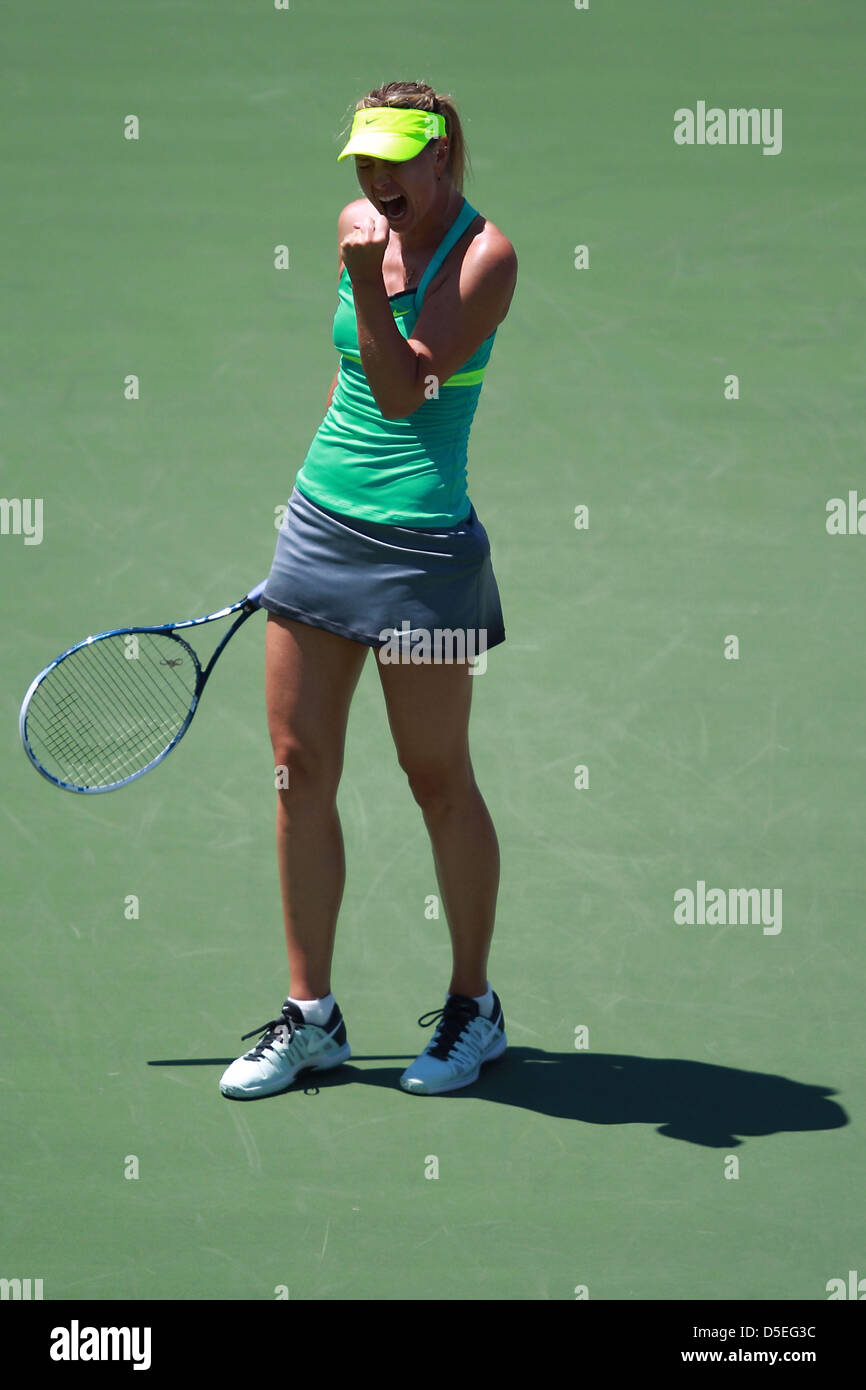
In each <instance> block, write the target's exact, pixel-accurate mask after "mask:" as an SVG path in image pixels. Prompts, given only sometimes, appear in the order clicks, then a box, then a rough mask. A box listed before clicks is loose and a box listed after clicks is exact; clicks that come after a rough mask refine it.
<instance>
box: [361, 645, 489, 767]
mask: <svg viewBox="0 0 866 1390" xmlns="http://www.w3.org/2000/svg"><path fill="white" fill-rule="evenodd" d="M376 668H377V670H378V672H379V679H380V681H381V683H382V691H383V694H384V696H385V705H386V708H387V711H388V723H389V725H390V727H391V733H392V735H393V737H394V745H395V747H396V749H397V759H398V761H399V763H400V766H401V767H402V768H403V769H404V770H405V771H406V772H408V773H409V774H410V776H411V775H412V774H415V773H417V774H419V775H421V774H423V773H425V772H427V771H430V772H432V773H434V774H435V773H437V772H438V773H439V774H440V775H441V774H442V773H446V772H447V773H451V774H461V773H465V772H467V771H468V769H469V768H470V766H471V764H470V759H469V712H470V707H471V703H472V682H473V680H474V679H475V678H474V676H472V675H471V673H470V667H469V663H468V662H465V661H464V662H454V663H448V662H442V663H440V664H437V663H430V664H429V665H412V664H411V663H408V662H407V663H405V664H404V663H402V662H399V663H398V662H381V661H378V660H377V662H376Z"/></svg>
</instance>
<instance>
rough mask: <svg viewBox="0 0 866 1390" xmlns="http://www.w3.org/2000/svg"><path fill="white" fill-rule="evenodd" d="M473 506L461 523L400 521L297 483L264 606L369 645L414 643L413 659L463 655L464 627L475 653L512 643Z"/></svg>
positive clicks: (409, 646)
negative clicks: (335, 502)
mask: <svg viewBox="0 0 866 1390" xmlns="http://www.w3.org/2000/svg"><path fill="white" fill-rule="evenodd" d="M470 507H471V510H470V513H469V516H468V517H467V518H466V520H465V521H462V522H461V523H460V524H459V525H458V526H445V527H442V528H441V529H433V530H428V529H426V528H425V527H419V526H392V525H384V524H382V523H380V522H377V521H365V520H362V519H361V518H359V517H353V516H344V515H343V514H342V513H340V512H333V511H331V510H330V509H329V508H327V507H323V506H321V504H320V503H318V502H312V501H311V500H310V499H309V497H307V496H305V494H304V493H302V492H301V491H300V490H299V489H298V488H297V487H295V488H294V489H293V490H292V495H291V497H290V498H289V505H288V509H287V512H286V516H285V519H284V521H283V523H282V526H281V527H280V532H279V536H278V539H277V547H276V551H275V554H274V562H273V565H272V567H271V572H270V575H269V576H268V581H267V584H266V585H265V590H264V593H263V594H262V597H261V605H262V607H263V608H266V609H267V610H268V611H269V612H271V613H275V614H277V615H278V616H279V617H284V618H296V619H297V620H298V621H299V622H302V623H309V624H310V625H311V626H313V627H321V628H325V629H326V630H327V631H328V632H335V633H337V634H338V636H340V637H348V638H350V639H351V640H352V641H354V642H363V643H364V644H365V645H366V646H369V647H377V648H382V647H385V646H386V645H388V644H390V645H391V648H392V650H397V649H399V650H400V651H401V652H406V651H409V652H410V653H411V655H410V657H409V658H408V659H411V660H412V661H415V660H419V661H420V660H423V659H424V658H423V656H419V655H418V653H419V652H423V651H425V650H427V647H428V646H429V650H430V652H431V659H433V660H437V659H438V660H445V661H448V660H455V659H456V660H459V659H461V658H460V657H459V656H454V655H452V656H451V657H449V656H448V652H449V651H451V652H452V653H455V652H458V651H459V642H460V640H461V639H460V638H459V634H462V641H463V642H464V644H465V645H464V650H465V653H466V657H465V658H464V659H471V658H472V657H473V656H475V655H477V654H478V653H479V652H483V651H486V650H487V649H488V648H490V647H495V646H497V645H498V644H499V643H500V642H504V641H505V626H504V623H503V620H502V608H501V605H500V601H499V589H498V587H497V584H496V577H495V575H494V573H493V566H492V564H491V560H490V541H489V540H488V537H487V532H486V531H485V529H484V527H483V526H482V524H481V522H480V521H479V520H478V517H477V516H476V513H475V508H474V507H473V506H472V505H471V503H470ZM425 633H426V634H428V636H427V637H425V636H424V634H425ZM449 633H450V634H452V635H451V636H448V635H447V634H449ZM454 634H457V636H455V635H454ZM395 643H396V644H397V646H396V647H395V645H394V644H395ZM425 644H426V645H425ZM436 653H438V656H437V655H436ZM400 659H402V660H406V659H407V657H406V656H405V655H404V656H402V657H401V658H400Z"/></svg>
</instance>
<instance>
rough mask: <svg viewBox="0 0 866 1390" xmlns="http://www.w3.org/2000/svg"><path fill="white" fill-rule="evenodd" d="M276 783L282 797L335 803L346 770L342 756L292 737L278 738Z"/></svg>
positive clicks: (293, 799)
mask: <svg viewBox="0 0 866 1390" xmlns="http://www.w3.org/2000/svg"><path fill="white" fill-rule="evenodd" d="M272 746H273V752H274V784H275V786H276V788H277V790H278V792H279V793H280V796H281V798H283V799H285V798H288V799H289V800H290V801H297V800H298V799H299V798H300V797H303V798H304V799H305V800H316V801H320V802H332V801H334V800H336V796H337V787H338V786H339V783H340V775H341V773H342V770H343V760H342V757H335V756H334V754H333V752H331V751H329V750H326V749H324V748H320V747H316V746H315V745H314V744H311V743H307V742H304V741H302V740H300V739H297V738H292V737H290V736H288V735H281V736H277V737H274V738H273V740H272Z"/></svg>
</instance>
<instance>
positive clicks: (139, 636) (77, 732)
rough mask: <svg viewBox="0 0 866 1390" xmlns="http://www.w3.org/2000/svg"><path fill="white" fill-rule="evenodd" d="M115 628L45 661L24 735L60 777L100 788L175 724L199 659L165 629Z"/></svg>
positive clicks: (134, 766) (141, 758)
mask: <svg viewBox="0 0 866 1390" xmlns="http://www.w3.org/2000/svg"><path fill="white" fill-rule="evenodd" d="M135 639H136V643H137V646H136V645H133V644H132V643H131V642H130V639H129V636H128V635H127V634H123V633H118V634H115V635H113V636H110V637H104V638H101V639H99V640H97V641H94V642H91V643H88V644H86V645H84V646H81V647H79V648H77V649H76V650H75V651H73V652H71V653H70V655H69V656H68V657H65V658H64V659H63V660H62V661H60V662H58V664H57V665H56V666H55V667H53V668H52V669H51V670H50V671H49V672H48V673H47V675H46V676H45V677H44V679H43V680H42V682H41V683H40V685H39V686H38V687H37V689H36V690H35V691H34V693H33V697H32V699H31V702H30V706H29V710H28V715H27V734H28V739H29V741H30V744H31V747H32V748H33V752H34V753H35V755H36V757H37V758H38V760H39V762H40V763H42V765H43V766H44V767H45V768H46V770H47V771H49V772H50V773H51V774H52V775H53V776H55V777H57V778H59V779H60V780H61V781H64V782H67V783H69V784H71V785H74V786H77V787H82V788H90V787H93V788H97V787H101V788H104V787H108V786H112V785H115V784H116V783H118V782H120V781H122V780H124V778H127V777H130V776H132V775H134V774H135V773H136V772H140V771H142V770H143V769H144V768H145V767H147V766H148V764H149V763H151V762H152V761H153V760H154V759H155V758H157V757H159V755H160V753H163V752H164V751H165V750H166V749H167V748H168V747H169V745H170V744H171V743H173V742H174V740H175V738H176V737H177V736H178V734H179V733H180V732H181V730H182V729H183V727H184V725H185V723H186V721H187V719H188V717H189V714H190V711H191V709H192V707H193V706H194V703H195V695H196V690H197V682H198V675H199V665H198V662H197V659H196V657H195V654H194V653H193V652H192V650H191V649H190V648H189V647H188V646H187V645H186V643H184V642H182V641H180V640H179V639H175V638H174V637H172V636H171V634H169V633H149V632H142V633H136V634H135Z"/></svg>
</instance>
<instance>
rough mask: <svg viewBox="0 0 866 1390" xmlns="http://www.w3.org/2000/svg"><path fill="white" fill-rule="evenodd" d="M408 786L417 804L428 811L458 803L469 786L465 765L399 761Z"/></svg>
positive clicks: (433, 812)
mask: <svg viewBox="0 0 866 1390" xmlns="http://www.w3.org/2000/svg"><path fill="white" fill-rule="evenodd" d="M400 766H401V767H402V768H403V771H404V772H405V773H406V777H407V780H408V782H409V788H410V790H411V792H412V795H413V797H414V798H415V800H416V802H417V803H418V805H419V806H420V807H421V809H422V810H423V811H425V812H427V813H428V814H433V815H436V814H442V813H443V812H446V811H449V810H450V809H451V808H452V807H453V806H455V805H457V804H459V803H460V802H461V801H462V800H464V798H465V797H466V795H467V794H468V792H469V791H470V790H471V788H472V786H473V776H472V770H471V768H470V767H469V766H468V765H461V764H453V763H443V762H439V761H434V760H430V761H423V762H417V761H413V762H410V763H407V762H401V764H400Z"/></svg>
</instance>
